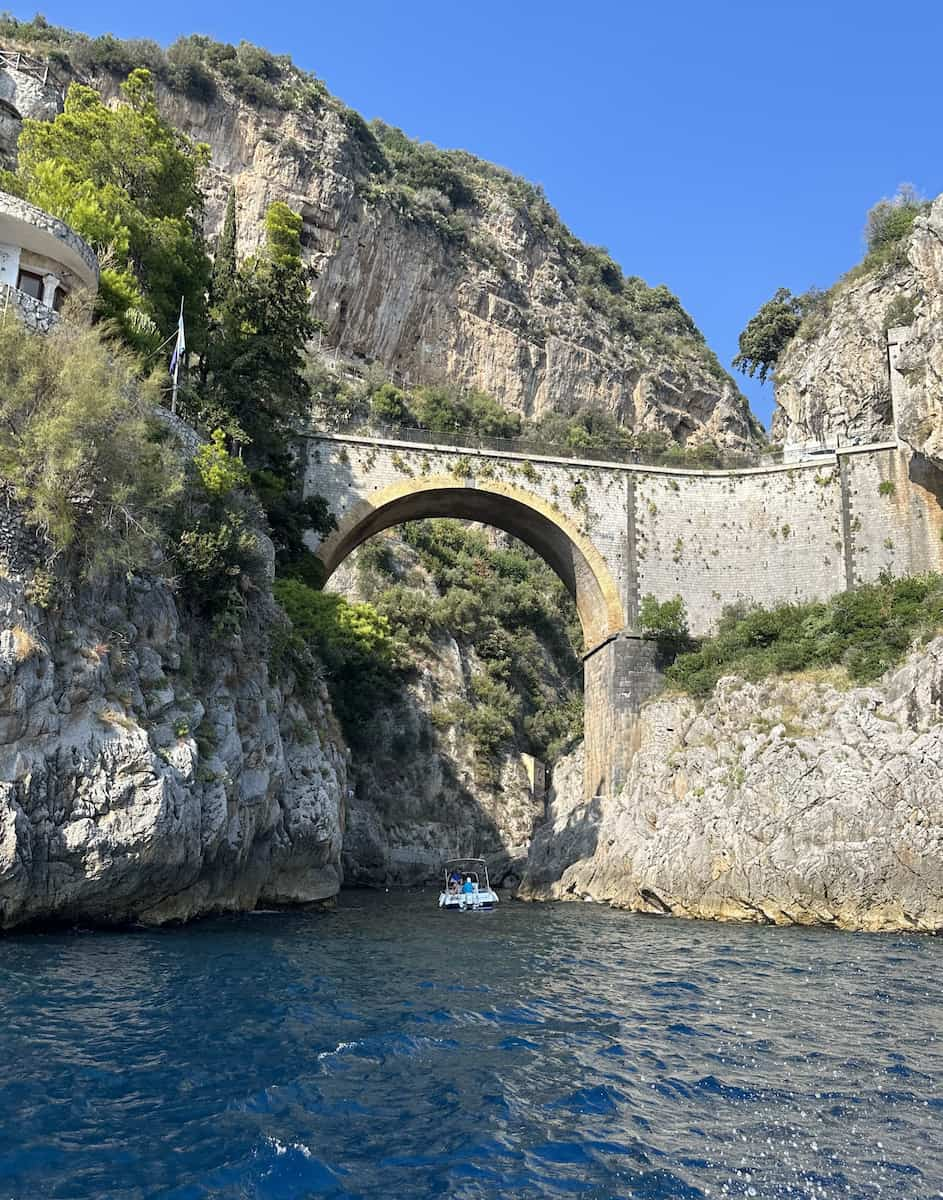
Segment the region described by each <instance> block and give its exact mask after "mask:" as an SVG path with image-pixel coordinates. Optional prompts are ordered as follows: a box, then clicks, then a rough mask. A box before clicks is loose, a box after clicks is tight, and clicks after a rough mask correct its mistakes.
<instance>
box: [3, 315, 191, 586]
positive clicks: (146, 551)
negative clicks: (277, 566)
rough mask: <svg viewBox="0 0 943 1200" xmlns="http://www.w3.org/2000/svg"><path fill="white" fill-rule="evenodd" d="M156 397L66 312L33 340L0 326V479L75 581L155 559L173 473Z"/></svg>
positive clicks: (151, 383)
mask: <svg viewBox="0 0 943 1200" xmlns="http://www.w3.org/2000/svg"><path fill="white" fill-rule="evenodd" d="M39 350H41V353H39V352H38V351H39ZM158 392H159V388H158V384H157V382H156V381H155V380H154V379H151V380H147V381H144V382H143V383H142V382H140V381H139V380H138V378H137V363H136V362H135V361H134V360H133V359H132V358H131V357H130V355H129V354H127V353H126V352H123V351H122V350H120V349H118V348H116V347H114V346H112V345H108V344H106V343H105V341H104V340H103V338H102V334H101V331H100V329H99V328H96V327H92V326H90V325H89V323H88V321H87V319H84V318H83V317H82V314H81V313H78V312H76V311H75V310H73V311H72V313H71V314H67V315H66V319H65V320H63V321H62V322H61V323H60V324H59V325H58V326H57V327H56V328H55V329H54V331H53V332H52V333H51V334H49V336H48V337H47V338H46V339H45V340H44V341H43V342H42V343H40V342H39V341H38V340H37V338H36V336H35V335H34V334H31V333H29V332H28V331H27V330H26V329H25V328H24V326H23V325H22V324H21V323H20V322H19V321H18V320H17V319H16V318H15V317H14V316H13V314H12V313H10V314H8V315H7V316H6V318H5V319H2V320H0V477H2V478H3V480H4V481H5V482H6V483H7V484H8V486H9V487H10V488H12V490H13V493H14V496H15V497H16V500H17V501H18V503H19V504H20V505H22V509H23V512H24V515H25V517H26V519H27V521H28V522H30V523H31V524H32V525H34V526H35V527H36V528H37V529H39V530H40V531H41V532H42V533H43V534H44V535H45V536H46V537H47V538H48V541H49V543H50V545H51V549H52V550H53V552H54V553H65V554H68V556H69V557H70V560H71V561H72V562H73V563H74V564H75V566H76V569H77V570H78V571H79V572H80V573H82V574H83V575H94V574H97V573H99V572H104V571H106V570H109V569H115V568H120V569H124V570H135V569H138V568H140V567H142V566H145V567H146V566H154V565H156V564H158V563H159V562H160V561H161V559H162V553H163V551H162V546H163V534H162V525H163V523H164V522H165V521H166V519H167V517H168V515H169V513H170V512H171V511H172V509H173V507H174V505H175V503H176V502H177V501H178V500H179V497H180V495H181V492H182V472H181V469H180V466H179V464H178V463H177V461H176V459H175V457H174V455H173V454H172V452H171V451H170V450H169V449H168V448H167V447H166V446H165V445H164V444H163V443H162V441H161V438H160V436H159V433H158V427H156V426H155V424H154V420H153V416H152V413H153V408H154V405H155V404H156V403H157V399H158Z"/></svg>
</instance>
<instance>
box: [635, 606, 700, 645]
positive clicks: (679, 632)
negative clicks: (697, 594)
mask: <svg viewBox="0 0 943 1200" xmlns="http://www.w3.org/2000/svg"><path fill="white" fill-rule="evenodd" d="M638 623H639V628H640V629H641V630H642V632H643V633H647V634H650V635H651V636H652V637H656V638H658V640H659V641H663V642H669V643H671V644H672V645H675V646H678V645H683V644H684V643H686V642H687V641H688V612H687V608H686V607H685V603H684V601H683V600H682V599H681V597H680V596H674V597H673V598H672V599H671V600H665V601H663V602H662V603H659V602H658V600H656V599H655V597H654V596H652V595H648V596H643V597H642V603H641V605H640V606H639V616H638Z"/></svg>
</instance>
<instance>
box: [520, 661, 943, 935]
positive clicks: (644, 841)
mask: <svg viewBox="0 0 943 1200" xmlns="http://www.w3.org/2000/svg"><path fill="white" fill-rule="evenodd" d="M941 761H943V638H937V639H936V640H935V641H933V642H931V643H930V644H929V645H928V646H927V647H925V648H924V649H922V650H920V651H919V652H915V653H914V654H913V655H912V656H911V658H910V659H909V660H908V661H907V662H906V663H905V665H904V666H902V667H901V668H900V669H899V670H898V671H896V672H894V673H893V674H890V675H888V676H886V677H885V678H884V679H883V680H882V681H881V683H880V685H879V686H876V687H870V688H854V689H852V690H849V691H840V690H837V689H836V688H835V687H834V686H832V685H831V684H829V683H827V682H810V681H802V680H795V679H779V680H775V679H774V680H768V681H765V682H762V683H757V684H746V683H743V682H742V681H739V680H737V679H733V678H729V679H726V680H722V681H721V682H720V684H719V685H718V687H717V689H716V690H715V693H714V695H713V696H712V697H711V698H710V699H709V700H708V701H707V702H706V703H705V704H704V705H703V707H702V708H700V709H699V708H698V706H697V705H696V704H695V703H694V702H693V701H692V700H691V699H689V698H686V697H685V698H668V697H665V698H663V699H660V700H656V701H653V702H651V703H650V704H648V705H647V706H646V707H645V708H644V710H643V714H642V724H641V729H640V745H639V750H638V753H637V755H636V757H635V759H634V761H633V764H632V768H631V771H630V776H629V779H628V782H627V784H626V787H625V789H624V791H623V792H622V794H621V795H619V796H618V797H617V798H615V799H613V800H611V801H603V802H602V803H601V804H600V802H599V801H594V802H592V803H590V804H586V803H585V802H583V801H582V799H581V797H580V795H579V781H578V777H577V776H578V773H576V772H573V771H569V770H564V771H563V772H562V773H560V772H559V770H558V772H557V779H556V782H555V789H554V794H553V796H552V803H551V805H550V808H549V812H548V821H547V825H546V826H545V827H544V828H543V829H541V830H540V831H538V834H537V836H536V838H535V840H534V848H533V851H532V855H531V861H530V863H529V865H528V873H527V876H526V877H525V880H524V883H523V888H522V894H523V895H524V896H526V897H529V898H563V899H582V898H590V899H593V900H598V901H604V902H608V903H611V904H613V905H616V906H618V907H624V908H628V909H632V910H637V911H643V912H653V913H673V914H675V915H678V916H689V917H713V918H720V919H739V920H750V921H763V922H775V923H777V924H788V923H793V922H795V923H799V924H829V925H836V926H838V927H840V928H843V929H861V930H897V929H918V930H939V929H941V928H943V796H941V793H940V786H939V783H940V763H941Z"/></svg>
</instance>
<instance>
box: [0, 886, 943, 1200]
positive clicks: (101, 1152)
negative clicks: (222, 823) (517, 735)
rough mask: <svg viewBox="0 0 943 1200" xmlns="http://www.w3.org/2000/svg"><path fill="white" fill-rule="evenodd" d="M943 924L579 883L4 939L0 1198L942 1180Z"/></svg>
mask: <svg viewBox="0 0 943 1200" xmlns="http://www.w3.org/2000/svg"><path fill="white" fill-rule="evenodd" d="M941 959H943V942H940V941H938V940H935V939H929V938H917V937H897V936H894V937H851V936H847V935H842V934H835V933H827V934H826V933H823V932H821V931H817V930H798V929H786V930H782V929H775V928H757V927H737V926H729V925H705V924H698V923H692V922H679V921H673V920H671V919H664V920H659V921H657V922H655V921H651V920H647V919H645V918H635V917H630V916H627V915H626V914H623V913H615V912H610V911H608V910H606V909H602V908H599V907H597V906H589V905H553V906H536V905H505V906H502V907H501V908H500V909H499V910H498V912H497V913H495V914H494V916H493V917H492V918H491V919H490V920H489V921H488V922H465V923H464V924H463V923H459V922H455V921H454V920H447V919H446V920H443V919H442V917H441V914H440V913H438V911H437V910H436V908H435V900H434V897H432V896H431V895H426V896H422V895H420V896H415V897H401V896H386V895H384V896H370V895H362V894H359V893H351V894H349V895H348V896H346V897H345V898H344V902H343V904H342V906H341V907H340V909H339V910H338V911H337V912H335V913H330V914H318V915H312V914H309V915H301V914H277V913H272V914H269V913H265V914H253V915H252V916H251V917H244V918H231V919H220V920H214V921H207V922H204V923H201V924H199V925H195V926H193V927H191V928H189V929H185V930H174V931H169V932H143V931H135V932H128V933H117V934H94V935H82V936H78V935H74V934H73V935H66V934H48V935H43V936H36V935H33V936H29V937H27V936H22V937H19V936H17V937H9V938H7V939H6V940H4V941H3V942H0V999H2V1002H3V1014H4V1020H3V1022H2V1023H0V1055H2V1062H3V1063H4V1069H3V1071H2V1073H0V1105H2V1109H0V1111H2V1112H3V1114H4V1119H3V1121H2V1123H0V1185H2V1186H0V1197H2V1200H7V1198H8V1197H9V1198H10V1200H34V1198H36V1197H42V1198H45V1197H50V1198H56V1197H68V1198H69V1200H157V1198H158V1197H160V1198H162V1200H223V1198H229V1197H239V1198H260V1200H269V1198H271V1200H276V1198H277V1200H296V1198H297V1200H302V1198H310V1197H321V1196H327V1197H337V1198H338V1200H354V1198H357V1200H367V1198H372V1197H379V1196H383V1197H387V1198H393V1200H399V1198H400V1197H404V1198H408V1200H433V1198H436V1200H438V1198H439V1197H443V1196H447V1197H450V1200H482V1198H484V1197H487V1198H488V1200H504V1198H513V1200H529V1198H538V1197H539V1198H541V1200H544V1198H548V1197H569V1196H577V1197H588V1198H590V1200H613V1198H616V1197H618V1198H620V1200H622V1198H627V1197H631V1198H632V1200H642V1198H650V1200H688V1198H691V1200H693V1198H697V1200H702V1198H704V1200H717V1198H722V1197H727V1198H740V1197H759V1198H761V1200H820V1198H821V1200H826V1198H827V1200H832V1198H837V1197H841V1198H850V1200H888V1198H893V1200H931V1198H939V1197H941V1196H943V1139H941V1138H940V1136H939V1130H940V1128H941V1126H940V1119H941V1115H943V1100H941V1098H940V1095H941V1091H943V1088H941V1083H943V1049H941V1046H943V1040H941V1039H943V1035H941V1033H940V1030H941V1029H943V982H941V970H940V968H941V966H943V962H941Z"/></svg>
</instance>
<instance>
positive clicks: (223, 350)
mask: <svg viewBox="0 0 943 1200" xmlns="http://www.w3.org/2000/svg"><path fill="white" fill-rule="evenodd" d="M265 230H266V245H265V248H264V249H263V250H262V251H261V252H260V253H259V254H257V255H255V256H254V257H252V258H249V259H247V260H246V261H245V262H244V263H243V264H242V265H241V266H240V267H238V269H237V270H236V272H235V279H234V283H233V285H231V286H230V287H229V288H228V293H227V294H225V295H221V296H219V297H217V299H216V301H215V304H214V317H215V320H216V322H217V327H218V332H217V334H216V336H215V337H214V338H213V339H212V342H211V345H210V349H209V353H208V354H207V370H206V380H207V399H208V400H210V401H212V402H213V403H214V404H215V405H216V406H217V407H218V409H220V410H222V411H225V412H227V413H228V414H229V415H230V416H231V417H232V418H233V419H234V420H235V421H236V422H237V423H238V425H239V426H240V427H241V429H242V430H243V431H244V432H245V433H246V434H247V435H248V437H249V439H250V445H249V447H248V448H247V459H248V461H249V462H250V464H251V465H252V466H253V467H261V466H265V465H268V464H270V463H272V462H274V461H277V460H279V459H280V458H282V457H283V456H284V455H285V453H286V451H287V447H288V444H289V442H290V440H291V434H292V428H293V426H294V424H295V422H296V421H298V420H299V419H301V418H303V417H304V415H305V413H306V412H307V408H308V404H309V402H310V394H311V393H310V388H309V385H308V382H307V380H306V378H305V375H304V361H305V360H304V353H305V345H306V343H307V342H308V340H309V339H310V338H311V335H312V333H313V332H314V322H313V320H312V317H311V312H310V309H309V306H308V278H307V268H306V267H305V264H304V261H303V260H302V257H301V236H300V235H301V217H300V216H299V215H298V214H297V213H295V212H292V210H291V209H290V208H289V207H288V206H287V205H286V204H282V203H280V202H275V203H274V204H272V205H271V206H270V207H269V209H268V211H267V213H266V215H265Z"/></svg>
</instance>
